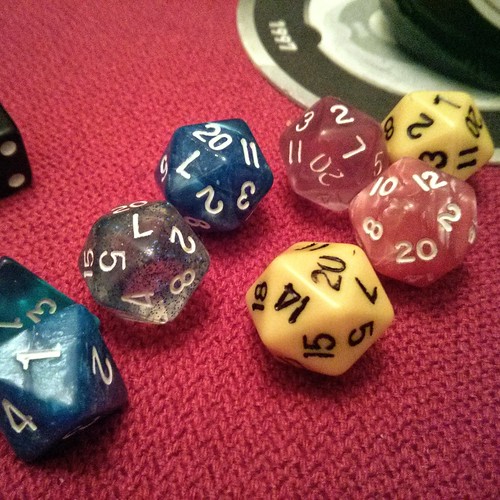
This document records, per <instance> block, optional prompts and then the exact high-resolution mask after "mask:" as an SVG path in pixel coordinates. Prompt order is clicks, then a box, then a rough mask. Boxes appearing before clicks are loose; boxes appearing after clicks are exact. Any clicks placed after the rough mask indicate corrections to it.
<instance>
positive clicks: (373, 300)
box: [246, 242, 394, 375]
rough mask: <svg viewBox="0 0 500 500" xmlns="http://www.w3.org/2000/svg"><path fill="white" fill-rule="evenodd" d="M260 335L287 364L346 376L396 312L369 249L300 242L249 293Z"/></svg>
mask: <svg viewBox="0 0 500 500" xmlns="http://www.w3.org/2000/svg"><path fill="white" fill-rule="evenodd" d="M246 302H247V306H248V309H249V311H250V314H251V316H252V319H253V322H254V324H255V327H256V329H257V332H258V334H259V336H260V338H261V340H262V342H263V343H264V345H265V346H266V347H267V348H268V349H269V351H270V352H271V353H272V354H273V355H274V356H275V357H277V358H278V359H280V360H281V361H284V362H287V363H290V364H293V365H296V366H300V367H302V368H306V369H308V370H312V371H315V372H319V373H323V374H326V375H341V374H342V373H344V372H345V371H346V370H348V369H349V368H350V367H351V366H352V365H353V364H354V363H355V362H356V361H357V360H358V359H359V358H360V357H361V356H362V354H363V353H364V352H365V351H366V350H367V349H368V348H369V347H370V346H371V345H372V344H373V343H374V342H375V341H376V340H377V339H378V338H379V337H380V336H381V335H382V334H383V332H384V331H385V330H386V329H387V328H388V326H389V325H390V324H391V322H392V320H393V318H394V310H393V308H392V305H391V303H390V301H389V298H388V297H387V294H386V293H385V291H384V289H383V287H382V285H381V283H380V281H379V279H378V276H377V275H376V273H375V271H374V270H373V268H372V266H371V264H370V262H369V260H368V258H367V256H366V254H365V253H364V251H363V250H362V249H361V248H360V247H358V246H356V245H351V244H346V243H317V242H300V243H296V244H295V245H293V246H291V247H290V248H289V249H288V250H286V251H285V252H283V253H282V254H280V255H279V256H278V257H276V258H275V259H274V260H273V261H272V262H271V263H270V264H269V266H268V267H267V268H266V269H265V271H264V272H263V273H262V274H261V275H260V276H259V277H258V278H257V280H256V281H255V282H254V283H253V285H252V286H251V287H250V289H249V290H248V292H247V294H246Z"/></svg>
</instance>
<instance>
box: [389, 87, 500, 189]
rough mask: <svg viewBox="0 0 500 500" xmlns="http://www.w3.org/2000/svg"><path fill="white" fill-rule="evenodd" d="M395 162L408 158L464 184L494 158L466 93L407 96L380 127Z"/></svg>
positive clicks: (480, 117)
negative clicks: (420, 161) (434, 168)
mask: <svg viewBox="0 0 500 500" xmlns="http://www.w3.org/2000/svg"><path fill="white" fill-rule="evenodd" d="M382 128H383V130H384V134H385V140H386V145H387V152H388V154H389V159H390V162H391V163H394V162H395V161H397V160H399V159H400V158H403V157H405V156H409V157H412V158H418V159H420V160H423V161H425V162H427V163H429V164H430V165H432V166H433V167H436V168H438V169H441V170H443V171H444V172H446V173H448V174H450V175H453V176H455V177H458V178H459V179H462V180H465V179H467V178H468V177H470V176H471V175H472V174H474V173H475V172H477V171H478V170H479V169H480V168H481V167H482V166H483V165H484V164H485V163H487V162H488V160H489V159H490V158H491V156H492V155H493V151H494V146H493V141H492V139H491V136H490V133H489V131H488V129H487V127H486V124H485V123H484V121H483V118H482V116H481V113H480V112H479V110H478V108H477V106H476V104H475V103H474V100H473V99H472V97H471V96H470V95H469V94H467V93H465V92H455V91H419V92H412V93H410V94H407V95H406V96H404V97H403V98H402V99H401V100H400V101H399V102H398V104H396V106H395V107H394V108H393V109H392V111H391V112H390V113H389V114H388V115H387V117H386V118H385V119H384V121H383V122H382Z"/></svg>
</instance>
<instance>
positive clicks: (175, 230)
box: [169, 226, 196, 254]
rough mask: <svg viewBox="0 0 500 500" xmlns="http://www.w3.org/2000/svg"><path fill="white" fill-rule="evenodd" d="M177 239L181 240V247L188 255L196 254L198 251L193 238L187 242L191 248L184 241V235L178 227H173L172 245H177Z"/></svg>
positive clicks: (171, 233)
mask: <svg viewBox="0 0 500 500" xmlns="http://www.w3.org/2000/svg"><path fill="white" fill-rule="evenodd" d="M176 238H177V239H178V240H179V245H180V246H181V248H182V249H183V250H184V251H185V252H186V253H189V254H191V253H194V252H195V250H196V242H195V241H194V240H193V238H192V237H191V236H188V237H187V241H188V243H189V246H188V245H186V241H185V240H184V235H183V234H182V233H181V230H180V229H179V228H178V227H177V226H173V227H172V231H171V232H170V238H169V240H170V243H175V240H176Z"/></svg>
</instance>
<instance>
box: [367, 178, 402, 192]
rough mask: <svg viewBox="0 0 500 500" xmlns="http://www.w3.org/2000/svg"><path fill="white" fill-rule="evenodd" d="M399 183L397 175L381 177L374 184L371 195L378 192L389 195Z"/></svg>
mask: <svg viewBox="0 0 500 500" xmlns="http://www.w3.org/2000/svg"><path fill="white" fill-rule="evenodd" d="M398 184H399V181H398V179H397V177H389V178H388V179H384V178H383V177H379V178H378V179H377V182H375V184H374V185H373V187H372V189H371V191H370V193H369V195H370V196H373V195H375V194H377V193H378V194H379V195H380V196H388V195H390V194H391V193H392V192H393V191H394V190H395V189H396V188H397V187H398Z"/></svg>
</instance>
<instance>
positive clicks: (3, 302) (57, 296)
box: [0, 257, 97, 343]
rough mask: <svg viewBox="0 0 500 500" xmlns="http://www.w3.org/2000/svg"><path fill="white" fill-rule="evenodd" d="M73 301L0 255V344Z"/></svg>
mask: <svg viewBox="0 0 500 500" xmlns="http://www.w3.org/2000/svg"><path fill="white" fill-rule="evenodd" d="M73 304H75V302H74V301H73V300H71V299H70V298H69V297H66V295H64V294H62V293H61V292H59V291H58V290H56V289H55V288H53V287H52V286H50V285H49V284H48V283H47V282H46V281H43V280H42V279H40V278H39V277H38V276H36V275H35V274H33V273H32V272H31V271H29V270H28V269H26V268H25V267H24V266H22V265H21V264H19V263H17V262H16V261H15V260H13V259H11V258H9V257H0V343H1V342H2V341H3V340H4V339H8V338H10V336H11V335H13V334H16V333H19V332H20V331H23V330H24V329H26V328H29V327H30V326H33V325H35V324H37V323H39V322H40V321H42V320H43V319H44V318H47V317H49V316H50V315H52V314H55V313H56V312H57V311H60V310H61V309H64V308H65V307H68V306H71V305H73ZM96 319H97V318H96Z"/></svg>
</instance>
